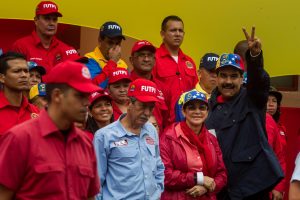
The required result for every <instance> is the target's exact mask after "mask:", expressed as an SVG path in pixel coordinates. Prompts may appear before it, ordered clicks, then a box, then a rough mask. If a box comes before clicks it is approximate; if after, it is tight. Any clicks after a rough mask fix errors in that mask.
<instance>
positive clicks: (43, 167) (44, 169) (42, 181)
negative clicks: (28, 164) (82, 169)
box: [33, 163, 65, 193]
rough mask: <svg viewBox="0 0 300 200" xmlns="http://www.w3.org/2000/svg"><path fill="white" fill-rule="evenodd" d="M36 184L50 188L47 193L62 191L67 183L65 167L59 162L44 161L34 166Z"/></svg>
mask: <svg viewBox="0 0 300 200" xmlns="http://www.w3.org/2000/svg"><path fill="white" fill-rule="evenodd" d="M33 169H34V175H33V177H34V182H35V183H34V184H39V185H43V187H44V188H48V190H47V193H48V192H49V193H57V192H58V193H60V192H61V188H64V187H65V186H64V183H65V176H64V175H65V174H64V171H65V167H64V165H63V164H59V163H43V164H36V165H34V166H33Z"/></svg>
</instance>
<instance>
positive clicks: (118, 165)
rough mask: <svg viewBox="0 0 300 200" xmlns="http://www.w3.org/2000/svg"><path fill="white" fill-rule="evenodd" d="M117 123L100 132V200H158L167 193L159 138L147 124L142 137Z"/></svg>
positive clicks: (97, 142) (97, 144)
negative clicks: (164, 190) (165, 191)
mask: <svg viewBox="0 0 300 200" xmlns="http://www.w3.org/2000/svg"><path fill="white" fill-rule="evenodd" d="M124 116H125V114H123V115H122V116H121V117H120V118H119V120H118V121H115V122H114V123H112V124H110V125H108V126H106V127H104V128H102V129H100V130H98V131H97V132H96V134H95V137H94V147H95V151H96V156H97V162H98V173H99V176H100V181H101V192H100V193H99V194H98V195H97V199H98V200H102V199H104V200H107V199H109V200H114V199H124V200H127V199H128V200H144V199H145V200H146V199H147V200H148V199H149V200H152V199H153V200H154V199H155V200H156V199H159V198H160V195H161V193H162V192H163V189H164V169H165V168H164V165H163V163H162V161H161V157H160V153H159V144H158V135H157V132H156V129H155V128H154V126H153V125H152V124H150V123H148V122H147V123H146V124H145V125H144V126H143V127H142V129H141V133H140V135H136V134H133V133H130V132H128V131H126V130H125V128H124V127H123V125H122V124H121V122H120V119H122V118H123V117H124Z"/></svg>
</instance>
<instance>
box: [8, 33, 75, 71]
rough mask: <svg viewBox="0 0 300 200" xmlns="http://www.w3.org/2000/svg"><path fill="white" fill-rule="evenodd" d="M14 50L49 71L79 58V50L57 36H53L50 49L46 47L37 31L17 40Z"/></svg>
mask: <svg viewBox="0 0 300 200" xmlns="http://www.w3.org/2000/svg"><path fill="white" fill-rule="evenodd" d="M12 50H13V51H16V52H19V53H22V54H24V55H25V56H26V58H27V60H31V61H34V62H36V63H38V64H39V65H41V66H43V67H45V69H46V71H47V73H48V72H49V71H50V70H51V69H52V68H53V67H54V66H55V65H56V64H58V63H60V62H63V61H65V60H69V59H71V60H74V59H76V58H78V54H77V51H76V50H75V49H74V48H73V47H71V46H68V45H66V44H65V43H63V42H61V41H60V40H58V39H57V38H56V37H55V36H54V37H53V38H52V42H51V44H50V47H49V49H45V48H44V47H43V45H42V43H41V40H40V38H39V37H38V35H37V33H36V32H35V31H33V32H32V33H31V35H28V36H25V37H23V38H21V39H19V40H17V41H16V42H15V43H14V44H13V46H12Z"/></svg>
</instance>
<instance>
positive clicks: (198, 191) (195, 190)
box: [186, 185, 207, 198]
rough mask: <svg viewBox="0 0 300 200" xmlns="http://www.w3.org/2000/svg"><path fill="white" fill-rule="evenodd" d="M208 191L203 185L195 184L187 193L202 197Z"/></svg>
mask: <svg viewBox="0 0 300 200" xmlns="http://www.w3.org/2000/svg"><path fill="white" fill-rule="evenodd" d="M206 192H207V189H206V188H205V187H203V186H202V185H195V186H194V187H192V188H190V189H188V190H187V191H186V193H187V194H188V195H191V196H192V197H194V198H195V197H200V196H202V195H204V194H205V193H206Z"/></svg>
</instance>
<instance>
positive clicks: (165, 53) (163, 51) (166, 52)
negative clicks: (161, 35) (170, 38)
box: [159, 43, 185, 58]
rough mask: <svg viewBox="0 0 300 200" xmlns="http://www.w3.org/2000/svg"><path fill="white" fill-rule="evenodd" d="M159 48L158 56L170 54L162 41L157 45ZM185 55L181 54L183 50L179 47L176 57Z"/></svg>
mask: <svg viewBox="0 0 300 200" xmlns="http://www.w3.org/2000/svg"><path fill="white" fill-rule="evenodd" d="M159 49H160V56H161V57H165V56H170V57H172V56H171V54H170V52H169V51H168V49H167V48H166V45H165V44H164V43H162V44H161V45H160V47H159ZM182 57H185V55H184V54H183V52H182V51H181V49H179V51H178V58H182Z"/></svg>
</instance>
